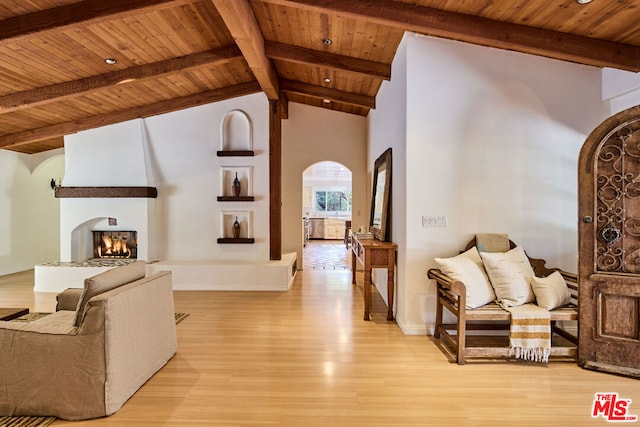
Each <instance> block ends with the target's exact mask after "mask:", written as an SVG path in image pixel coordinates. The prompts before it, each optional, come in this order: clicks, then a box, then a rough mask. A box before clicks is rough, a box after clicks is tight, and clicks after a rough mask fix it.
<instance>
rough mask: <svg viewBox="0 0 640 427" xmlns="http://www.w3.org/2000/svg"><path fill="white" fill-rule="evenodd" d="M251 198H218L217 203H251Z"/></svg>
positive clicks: (252, 199)
mask: <svg viewBox="0 0 640 427" xmlns="http://www.w3.org/2000/svg"><path fill="white" fill-rule="evenodd" d="M254 200H255V198H254V197H253V196H237V197H236V196H218V201H219V202H253V201H254Z"/></svg>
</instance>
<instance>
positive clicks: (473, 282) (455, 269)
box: [435, 247, 496, 309]
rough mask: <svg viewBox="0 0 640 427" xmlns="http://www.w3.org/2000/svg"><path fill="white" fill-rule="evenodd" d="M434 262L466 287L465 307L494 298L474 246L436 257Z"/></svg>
mask: <svg viewBox="0 0 640 427" xmlns="http://www.w3.org/2000/svg"><path fill="white" fill-rule="evenodd" d="M435 262H436V264H437V265H438V268H439V269H440V271H442V272H443V273H444V274H446V275H447V276H449V277H451V278H452V279H454V280H459V281H461V282H462V283H464V285H465V287H466V289H467V302H466V303H465V306H466V308H470V309H473V308H478V307H481V306H483V305H485V304H489V303H490V302H492V301H494V300H495V299H496V295H495V293H494V292H493V288H492V287H491V283H490V282H489V278H488V277H487V274H486V273H485V271H484V267H483V266H482V259H481V258H480V254H479V253H478V250H477V249H476V248H475V247H473V248H471V249H469V250H468V251H466V252H464V253H461V254H460V255H457V256H454V257H452V258H436V259H435Z"/></svg>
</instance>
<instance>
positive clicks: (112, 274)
mask: <svg viewBox="0 0 640 427" xmlns="http://www.w3.org/2000/svg"><path fill="white" fill-rule="evenodd" d="M146 269H147V267H146V263H145V262H143V261H137V262H133V263H131V264H127V265H124V266H121V267H116V268H112V269H111V270H107V271H105V272H103V273H100V274H97V275H95V276H93V277H89V278H87V279H85V281H84V291H83V292H82V296H81V297H80V301H79V302H78V307H77V309H76V318H75V325H76V326H80V324H81V323H82V319H84V315H85V312H86V310H87V302H88V301H89V300H90V299H91V298H93V297H94V296H96V295H100V294H102V293H104V292H107V291H110V290H111V289H115V288H117V287H119V286H122V285H126V284H127V283H131V282H134V281H136V280H138V279H141V278H143V277H144V276H145V275H146Z"/></svg>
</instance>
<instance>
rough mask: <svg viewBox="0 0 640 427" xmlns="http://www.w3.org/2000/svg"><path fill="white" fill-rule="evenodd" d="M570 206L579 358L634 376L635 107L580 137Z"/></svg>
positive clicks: (637, 332) (639, 156) (637, 346)
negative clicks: (575, 209)
mask: <svg viewBox="0 0 640 427" xmlns="http://www.w3.org/2000/svg"><path fill="white" fill-rule="evenodd" d="M578 205H579V213H578V214H579V216H580V220H579V227H578V245H579V256H578V264H579V266H578V283H579V292H580V295H579V318H580V321H579V338H580V344H579V347H578V359H579V364H580V365H581V366H582V367H584V368H588V369H594V370H599V371H605V372H612V373H617V374H622V375H627V376H633V377H640V106H638V107H634V108H631V109H629V110H625V111H623V112H621V113H618V114H616V115H615V116H613V117H611V118H609V119H607V120H605V121H604V122H603V123H602V124H601V125H600V126H598V127H597V128H596V129H595V130H594V131H593V132H592V133H591V135H589V137H588V138H587V140H586V141H585V143H584V146H583V147H582V150H581V151H580V159H579V166H578Z"/></svg>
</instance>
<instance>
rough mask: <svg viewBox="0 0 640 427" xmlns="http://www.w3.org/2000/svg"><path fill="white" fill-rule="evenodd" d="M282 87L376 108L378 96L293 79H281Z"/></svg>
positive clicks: (299, 93) (284, 89)
mask: <svg viewBox="0 0 640 427" xmlns="http://www.w3.org/2000/svg"><path fill="white" fill-rule="evenodd" d="M280 88H281V89H282V90H283V91H284V92H291V93H295V94H298V95H304V96H310V97H313V98H320V99H329V100H331V101H334V102H342V103H344V104H350V105H355V106H358V107H365V108H376V98H375V97H373V96H367V95H359V94H354V93H351V92H344V91H341V90H336V89H330V88H326V87H322V86H316V85H310V84H308V83H302V82H297V81H293V80H281V81H280Z"/></svg>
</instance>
